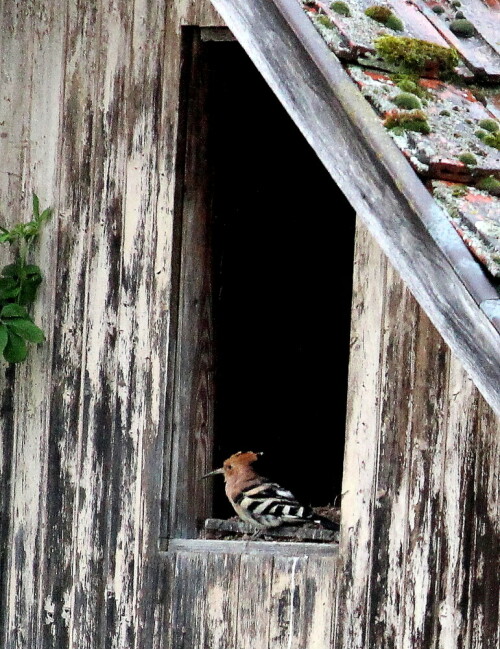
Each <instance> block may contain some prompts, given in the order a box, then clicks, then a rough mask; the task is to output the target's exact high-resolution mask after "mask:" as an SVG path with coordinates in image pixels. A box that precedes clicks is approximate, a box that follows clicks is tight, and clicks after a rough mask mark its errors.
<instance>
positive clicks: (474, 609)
mask: <svg viewBox="0 0 500 649" xmlns="http://www.w3.org/2000/svg"><path fill="white" fill-rule="evenodd" d="M478 414H479V431H478V433H479V434H478V437H477V439H476V443H475V449H474V451H475V460H476V465H475V477H474V496H473V507H472V512H471V516H470V518H469V519H468V521H466V524H467V523H469V524H470V523H471V522H472V524H473V532H472V547H471V564H470V566H469V570H470V574H469V579H470V582H469V583H470V587H469V597H470V603H469V606H468V611H467V613H468V618H469V621H470V623H469V628H468V636H469V637H468V641H469V645H468V647H470V648H471V649H483V647H488V648H489V647H493V648H494V649H496V648H497V647H498V646H499V644H500V586H499V575H500V422H499V421H498V418H497V417H496V416H495V415H494V413H493V412H492V410H491V408H490V406H489V405H488V404H487V403H486V402H485V401H484V400H483V399H481V400H480V403H479V408H478Z"/></svg>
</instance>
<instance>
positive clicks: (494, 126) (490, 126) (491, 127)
mask: <svg viewBox="0 0 500 649" xmlns="http://www.w3.org/2000/svg"><path fill="white" fill-rule="evenodd" d="M478 126H479V128H484V130H485V131H489V132H490V133H497V132H498V131H499V130H500V126H499V125H498V122H496V121H495V120H494V119H482V120H481V121H480V122H479V124H478Z"/></svg>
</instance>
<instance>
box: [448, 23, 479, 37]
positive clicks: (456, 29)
mask: <svg viewBox="0 0 500 649" xmlns="http://www.w3.org/2000/svg"><path fill="white" fill-rule="evenodd" d="M449 27H450V31H452V32H453V33H454V34H456V36H460V37H461V38H470V37H471V36H474V34H475V33H476V29H475V27H474V25H473V24H472V23H471V22H469V21H468V20H466V19H465V18H458V20H453V21H452V22H451V23H450V25H449Z"/></svg>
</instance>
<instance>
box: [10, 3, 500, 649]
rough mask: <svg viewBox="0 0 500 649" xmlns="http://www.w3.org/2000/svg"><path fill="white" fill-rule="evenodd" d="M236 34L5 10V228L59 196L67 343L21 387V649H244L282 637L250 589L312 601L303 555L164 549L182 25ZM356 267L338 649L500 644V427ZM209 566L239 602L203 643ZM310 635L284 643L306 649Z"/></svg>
mask: <svg viewBox="0 0 500 649" xmlns="http://www.w3.org/2000/svg"><path fill="white" fill-rule="evenodd" d="M217 23H218V19H217V17H216V16H215V15H214V13H213V12H212V10H211V9H210V7H209V3H208V1H206V2H198V3H196V2H189V0H175V1H173V0H171V1H167V2H164V1H161V2H160V1H159V0H89V1H88V2H86V3H81V2H76V1H71V0H66V1H59V0H58V1H57V2H56V0H45V1H43V2H42V0H32V1H31V2H29V3H27V2H25V1H24V0H3V1H2V2H0V25H2V30H1V34H0V75H1V87H2V93H1V97H0V158H1V159H2V161H3V165H2V169H1V170H0V172H1V173H0V197H1V201H0V212H1V216H2V220H3V222H6V223H13V222H15V221H17V220H19V219H20V218H24V217H25V216H26V215H27V214H28V211H29V203H30V194H31V191H32V190H35V191H36V192H37V193H38V195H39V196H40V199H41V203H42V205H43V206H46V205H52V206H54V207H55V214H54V218H53V220H52V221H51V223H50V224H49V225H48V226H47V227H46V229H45V232H44V235H43V237H42V239H41V242H40V246H39V249H38V251H37V259H38V261H39V263H40V265H41V266H42V268H43V270H44V272H45V276H46V281H45V282H44V284H43V287H42V290H41V294H40V298H39V300H38V302H37V307H36V312H35V318H36V320H37V321H38V322H41V323H42V325H43V327H44V328H45V329H46V331H47V332H48V343H46V344H44V345H42V346H40V347H39V348H38V349H37V350H33V352H32V353H31V355H30V358H29V360H28V362H27V363H26V364H24V365H22V366H19V367H17V368H16V369H15V370H14V369H12V368H7V367H6V366H3V369H2V371H1V377H0V378H1V386H0V388H1V413H2V417H1V420H0V426H1V428H0V638H1V639H0V643H1V644H2V646H3V647H5V648H6V649H21V648H23V649H32V648H33V647H37V649H48V648H49V647H50V648H53V649H65V648H68V649H69V647H89V648H92V649H95V648H98V647H107V648H120V649H122V648H129V647H130V648H132V647H153V649H160V648H161V649H167V647H168V648H169V649H179V648H180V647H186V649H197V646H199V647H201V646H210V645H209V644H208V645H207V644H206V643H207V642H208V643H209V642H212V644H213V646H217V644H216V643H217V642H219V643H222V644H220V646H221V647H223V646H224V644H223V642H225V641H223V640H221V639H220V638H214V637H211V636H210V633H215V632H216V631H215V630H216V629H217V628H219V627H218V625H219V624H220V621H221V620H222V619H224V621H226V622H227V625H228V629H229V631H228V633H229V636H228V637H229V638H234V637H235V636H234V633H236V631H234V629H235V628H239V629H240V631H239V632H238V633H239V634H240V635H238V638H242V640H241V644H238V649H243V647H244V646H246V645H245V642H247V644H248V639H249V637H250V638H251V637H254V634H258V633H261V632H263V631H262V628H263V627H262V628H261V627H260V626H258V625H257V624H256V621H255V614H256V613H255V612H254V609H253V608H252V606H255V609H258V608H259V607H258V606H257V605H256V602H259V600H258V599H255V600H247V601H250V605H249V606H250V608H249V609H248V610H247V611H246V612H245V611H244V610H243V609H241V608H239V609H233V607H232V606H231V597H232V596H233V595H231V594H232V593H233V594H234V593H236V592H242V589H241V585H242V584H243V585H244V584H246V583H247V581H248V580H250V579H256V580H257V582H259V583H261V584H262V587H263V588H266V587H267V588H268V591H269V588H270V589H271V590H270V591H269V592H270V593H271V595H269V592H268V593H267V594H266V595H265V597H264V600H265V601H266V602H267V604H266V605H265V607H264V613H266V612H268V613H269V616H270V618H269V619H270V620H275V621H276V624H279V620H280V619H281V620H286V619H287V618H283V617H282V618H279V616H278V614H277V611H276V607H277V606H278V605H279V603H280V601H281V602H282V604H281V606H285V607H286V606H287V605H289V604H290V601H292V603H293V602H294V601H297V602H298V601H299V600H300V599H301V598H302V597H303V596H304V597H305V595H304V594H305V593H306V592H308V591H307V588H308V587H309V586H308V581H307V575H308V572H307V571H308V570H309V569H310V567H308V566H309V563H308V561H307V560H306V559H304V558H297V557H293V558H290V557H289V558H278V559H276V557H274V558H269V557H267V558H266V557H258V559H255V558H250V556H241V557H239V556H236V557H235V556H234V555H231V556H230V555H228V554H227V553H225V552H219V553H218V554H217V555H204V554H199V553H196V552H195V553H186V552H183V553H180V554H178V555H177V556H174V555H169V556H168V557H167V556H166V555H165V554H163V553H161V552H159V550H158V539H159V531H160V521H159V513H160V508H161V502H160V501H161V486H162V480H163V476H162V470H163V461H162V456H163V448H164V435H163V431H164V429H165V419H166V416H168V413H169V395H168V391H167V389H166V381H167V378H166V374H167V372H166V370H167V368H166V358H167V351H168V350H167V341H168V339H169V327H170V324H171V323H170V302H169V287H170V286H171V275H170V272H171V266H170V260H171V255H172V241H173V235H172V228H173V207H174V195H175V190H176V187H175V184H174V177H175V174H174V171H175V168H176V159H175V142H176V139H177V127H178V124H177V115H178V96H177V92H178V79H179V68H180V25H181V24H204V25H212V24H217ZM0 254H1V255H2V257H1V258H0V261H2V263H3V261H4V259H6V257H5V251H4V250H3V249H2V250H1V251H0ZM357 257H358V263H357V266H356V274H355V276H356V293H355V300H354V313H355V318H354V329H353V341H352V349H353V360H352V368H351V378H350V383H351V387H352V392H351V399H350V412H349V422H348V447H347V454H346V475H345V487H344V491H345V492H346V493H345V496H344V501H343V538H342V545H341V562H342V563H341V569H342V572H341V577H340V580H339V581H340V583H341V584H342V592H341V597H340V598H339V606H340V609H339V612H340V624H339V625H337V630H336V634H337V640H338V641H337V647H339V648H340V647H343V648H345V649H365V647H370V648H371V649H372V648H376V647H381V648H382V647H384V649H385V648H394V649H396V648H397V649H403V648H405V649H406V648H408V649H410V647H411V649H434V648H436V649H437V648H439V649H466V648H467V649H473V648H479V647H480V648H481V649H490V648H491V649H497V647H498V643H499V638H498V591H497V590H495V587H497V586H498V582H497V575H498V563H497V562H498V533H499V529H498V526H499V523H498V521H499V516H498V514H499V511H498V508H499V506H498V503H499V499H498V488H499V487H498V484H499V482H498V463H499V441H498V439H499V437H498V421H497V419H496V418H495V417H494V416H493V415H492V413H491V411H490V409H489V408H488V406H487V405H486V404H485V403H484V401H483V400H482V399H481V398H480V397H479V396H478V393H477V391H476V389H475V388H474V386H473V385H472V384H471V382H470V381H469V380H468V379H467V377H466V376H465V374H464V373H463V371H462V369H461V368H460V367H459V366H458V364H457V363H456V361H455V360H454V359H453V358H452V357H451V355H450V354H449V352H448V351H447V350H446V348H445V346H444V344H443V342H442V340H441V339H440V337H439V336H438V335H437V334H436V332H435V331H434V329H433V328H432V327H431V326H430V324H429V323H428V321H427V319H426V317H425V316H424V315H423V314H422V312H421V310H420V309H419V308H418V306H417V305H416V303H415V302H414V300H413V299H412V298H411V296H410V295H409V294H408V292H407V291H406V290H405V289H404V288H403V286H402V284H401V281H400V280H399V279H398V277H397V276H396V275H395V273H394V272H393V271H392V270H391V268H390V267H389V266H388V265H387V263H386V262H385V260H384V258H383V256H382V254H381V253H380V251H379V250H378V248H377V247H376V246H375V245H373V243H372V242H371V241H370V240H369V238H368V237H367V235H366V233H365V232H364V231H361V235H360V238H359V241H358V252H357ZM384 287H386V290H384ZM165 477H167V476H165ZM328 560H329V561H331V560H330V559H328ZM276 561H278V563H279V562H280V561H281V562H282V565H281V566H280V567H279V571H278V572H276V565H277V564H276ZM269 562H273V570H275V573H273V574H276V575H278V574H279V575H287V574H288V581H287V582H286V583H285V585H284V586H283V584H281V585H280V582H279V580H278V579H275V580H274V581H273V579H271V580H270V581H269V580H268V581H267V582H266V583H264V582H265V578H266V577H268V576H269V572H268V570H267V568H269V565H270V563H269ZM193 566H195V567H196V566H198V568H197V571H196V570H194V569H193ZM266 566H267V567H266ZM189 571H191V572H189ZM193 571H194V572H193ZM297 571H298V572H297ZM326 572H327V571H325V574H326ZM223 573H224V574H225V575H226V576H225V580H223V583H222V584H220V583H218V581H217V580H220V579H221V575H222V574H223ZM192 574H197V575H198V576H199V579H200V589H199V594H200V595H203V594H205V593H207V592H208V591H209V590H210V592H212V591H213V589H215V590H216V594H217V597H216V596H215V595H214V597H213V601H214V602H215V603H216V607H215V608H214V609H212V608H211V607H210V608H208V609H207V608H206V607H205V608H203V606H201V607H200V615H201V614H202V612H203V615H204V616H205V617H203V618H202V619H200V620H199V622H200V624H199V626H198V627H196V628H197V629H198V630H196V628H195V630H193V634H194V635H191V636H189V634H188V635H186V633H185V631H183V629H186V628H188V627H187V626H186V625H188V626H189V628H191V624H194V621H193V620H194V618H193V617H192V613H193V610H195V609H193V607H192V605H191V604H192V603H190V602H189V601H188V602H186V601H183V599H182V598H183V594H184V593H187V592H188V591H187V590H186V591H184V589H183V583H184V581H185V579H187V577H188V576H189V575H192ZM328 575H329V579H328V580H327V581H325V583H324V589H325V590H323V595H322V596H321V597H322V598H323V599H318V600H317V601H316V603H317V605H318V606H319V605H320V604H321V607H322V608H321V609H315V612H314V615H315V616H319V617H316V618H314V619H316V620H318V622H317V624H319V625H320V627H321V628H322V629H323V631H324V629H328V630H327V632H326V636H323V639H320V640H318V642H317V643H316V644H315V645H311V646H315V647H317V649H323V647H324V648H325V649H326V648H327V647H328V646H329V645H328V640H327V639H325V638H327V637H328V633H329V632H330V631H329V630H330V626H332V625H334V618H332V617H331V616H332V615H334V611H335V609H334V607H335V602H334V600H335V597H334V591H335V588H334V586H333V585H332V584H334V581H332V579H333V578H334V576H335V570H334V569H333V568H332V566H331V565H330V569H329V570H328ZM292 577H293V579H296V580H299V581H296V582H294V588H293V590H291V589H290V584H291V583H292V582H291V581H290V580H291V579H292ZM304 580H305V581H304ZM280 588H281V589H283V590H286V591H287V593H288V595H286V597H288V599H286V597H285V599H283V598H281V599H280V593H279V589H280ZM207 589H208V590H207ZM301 589H304V590H301ZM328 589H330V591H328ZM290 593H292V596H290ZM294 593H298V598H296V597H295V596H294V595H293V594H294ZM172 597H173V598H174V599H175V600H176V601H177V602H179V604H178V606H177V607H176V608H174V607H173V605H172ZM290 597H291V600H290ZM200 601H205V600H202V599H201V597H200ZM304 601H305V600H304V599H302V602H304ZM239 602H240V605H241V606H243V605H244V603H245V600H244V599H242V598H241V597H240V599H239ZM252 602H253V603H252ZM328 602H330V605H329V603H328ZM217 606H218V607H219V608H217ZM297 606H298V607H299V610H303V611H306V612H310V609H307V607H305V608H303V609H300V606H302V604H300V603H297ZM304 606H306V605H305V604H304ZM307 606H309V604H308V605H307ZM329 606H330V608H328V607H329ZM266 607H267V608H266ZM235 610H236V612H235ZM225 612H227V616H226V613H225ZM257 612H258V614H263V612H262V610H260V609H259V610H258V611H257ZM231 614H234V615H236V616H240V617H239V618H238V620H240V622H238V621H236V622H235V621H234V619H233V618H231ZM308 614H309V613H308ZM190 616H191V617H190ZM273 616H274V617H273ZM290 619H292V618H291V617H290V616H289V617H288V620H290ZM320 619H321V620H323V622H319V620H320ZM214 620H215V622H214ZM242 620H244V622H242ZM325 620H327V621H325ZM238 624H239V626H238ZM252 624H253V625H254V626H252ZM270 624H271V622H270ZM301 624H302V623H301ZM301 624H300V625H299V624H298V625H297V626H295V627H294V629H292V630H293V634H292V635H291V634H290V625H289V623H288V627H287V632H286V633H285V632H284V631H283V633H282V634H281V635H279V634H278V635H277V636H276V638H274V639H273V640H272V641H271V642H269V643H268V644H269V647H273V649H274V647H281V646H286V647H292V646H293V647H295V646H297V647H301V648H302V647H303V646H304V645H303V644H301V643H302V640H301V636H300V634H301V633H302V626H301ZM231 625H232V626H231ZM245 625H247V626H245ZM324 625H326V626H324ZM247 627H248V635H245V633H243V630H245V629H246V628H247ZM266 628H268V629H269V628H274V627H266ZM201 629H203V630H201ZM231 629H233V630H231ZM175 630H177V631H175ZM323 631H321V632H323ZM220 632H221V629H220V628H219V631H218V633H220ZM174 633H177V635H171V634H174ZM197 633H198V634H199V635H198V636H197V635H196V634H197ZM207 634H208V635H207ZM231 634H233V635H231ZM256 637H257V636H256ZM313 637H314V636H313V635H310V638H313ZM317 637H320V638H321V636H320V635H318V636H317ZM197 638H198V639H197ZM290 638H291V639H290ZM239 642H240V641H239ZM266 642H267V640H265V639H264V640H262V643H263V644H262V645H261V646H257V644H253V645H248V646H253V647H255V649H261V647H262V649H266V647H267V646H268V644H266ZM196 643H198V645H197V644H196ZM214 643H215V644H214ZM227 646H232V645H230V644H229V643H228V644H227ZM306 646H307V645H306Z"/></svg>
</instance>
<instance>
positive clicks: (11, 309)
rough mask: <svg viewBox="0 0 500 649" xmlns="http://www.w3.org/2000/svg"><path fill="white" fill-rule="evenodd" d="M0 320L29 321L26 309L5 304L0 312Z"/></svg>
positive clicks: (16, 305)
mask: <svg viewBox="0 0 500 649" xmlns="http://www.w3.org/2000/svg"><path fill="white" fill-rule="evenodd" d="M0 318H24V319H26V320H29V315H28V312H27V311H26V309H25V308H24V307H23V306H20V305H19V304H6V305H5V306H4V308H3V309H2V310H1V311H0Z"/></svg>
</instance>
